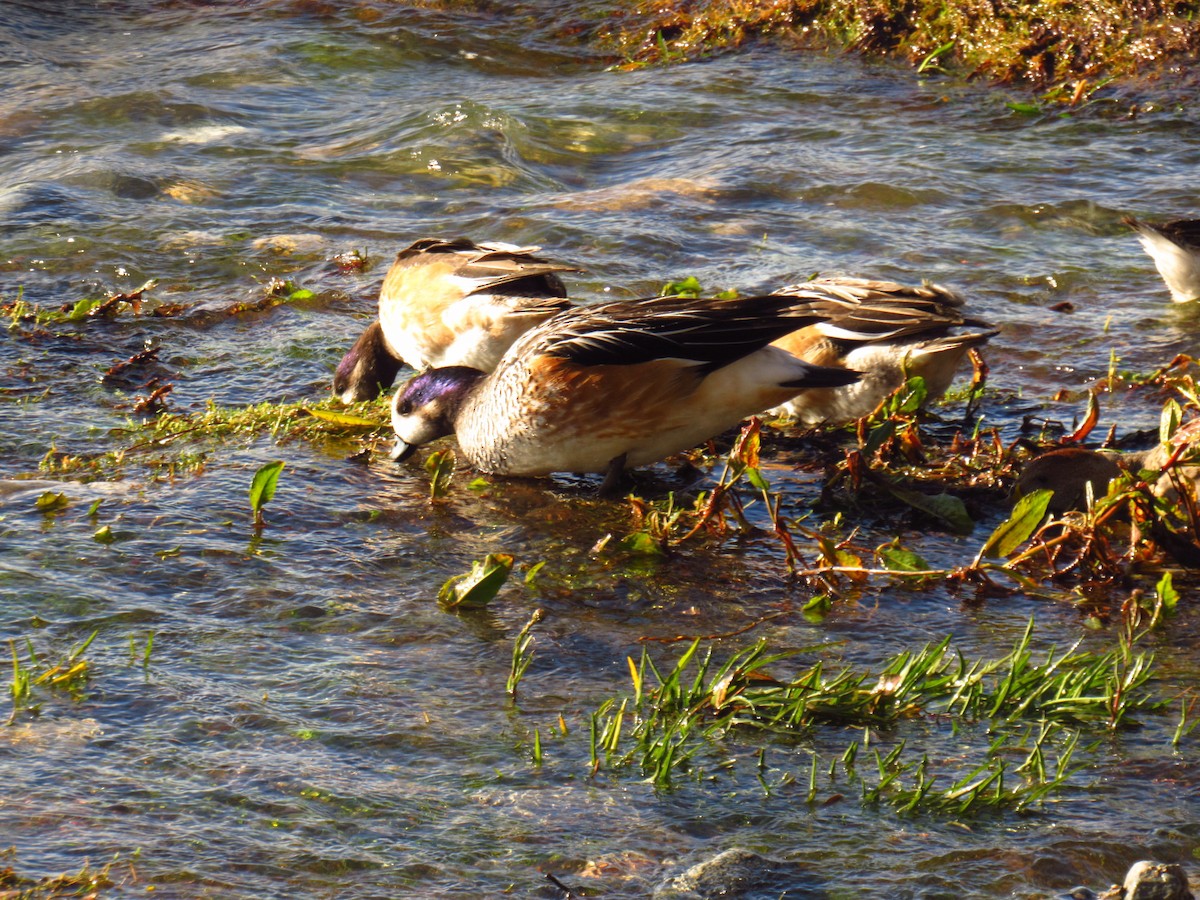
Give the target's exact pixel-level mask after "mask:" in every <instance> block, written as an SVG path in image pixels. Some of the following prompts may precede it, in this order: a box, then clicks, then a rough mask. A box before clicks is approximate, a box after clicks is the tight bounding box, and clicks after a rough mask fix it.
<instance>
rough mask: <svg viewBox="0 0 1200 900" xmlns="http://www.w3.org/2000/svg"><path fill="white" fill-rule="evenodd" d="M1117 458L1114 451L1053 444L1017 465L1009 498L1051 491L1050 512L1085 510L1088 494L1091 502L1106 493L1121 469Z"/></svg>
mask: <svg viewBox="0 0 1200 900" xmlns="http://www.w3.org/2000/svg"><path fill="white" fill-rule="evenodd" d="M1121 461H1122V458H1121V457H1120V456H1119V455H1117V454H1114V453H1102V452H1100V451H1099V450H1091V449H1089V448H1087V447H1056V448H1054V449H1053V450H1047V451H1045V452H1044V453H1040V454H1038V455H1037V456H1035V457H1034V458H1033V459H1031V460H1029V461H1028V462H1027V463H1025V465H1024V466H1022V467H1021V472H1020V474H1019V475H1018V476H1017V480H1016V482H1015V483H1014V484H1013V497H1014V498H1015V499H1020V498H1021V497H1024V496H1026V495H1027V494H1032V493H1033V492H1034V491H1038V490H1049V491H1052V492H1053V493H1052V494H1051V496H1050V500H1049V502H1048V504H1047V506H1046V508H1047V510H1048V511H1049V512H1051V513H1053V514H1054V515H1059V516H1061V515H1062V514H1063V513H1066V512H1070V511H1072V510H1076V511H1079V510H1085V509H1087V507H1088V499H1089V497H1090V498H1091V499H1092V501H1095V500H1099V499H1100V498H1101V497H1103V496H1104V495H1106V494H1107V493H1108V488H1109V484H1110V483H1111V482H1112V480H1113V479H1114V478H1117V477H1119V476H1120V475H1121V473H1122V472H1123V471H1124V469H1122V468H1121ZM1135 468H1136V466H1135Z"/></svg>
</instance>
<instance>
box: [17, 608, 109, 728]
mask: <svg viewBox="0 0 1200 900" xmlns="http://www.w3.org/2000/svg"><path fill="white" fill-rule="evenodd" d="M97 634H99V631H93V632H92V633H91V634H90V635H89V636H88V638H87V639H86V640H84V641H82V642H81V643H79V644H76V645H75V646H74V647H72V648H71V649H70V650H69V651H68V652H67V654H66V656H65V657H63V659H62V661H61V662H58V663H50V662H47V661H46V660H45V659H44V658H43V657H42V656H40V655H39V654H38V652H37V651H36V650H35V649H34V646H33V641H31V640H30V639H28V638H26V639H25V659H22V658H21V654H20V652H19V651H18V649H17V641H15V640H10V641H9V642H8V644H9V649H10V651H11V652H12V672H13V674H12V682H11V683H10V685H9V695H10V696H11V697H12V704H13V705H12V712H11V713H10V714H9V717H8V723H7V724H9V725H11V724H13V722H15V721H16V719H17V716H18V715H19V714H20V712H21V711H22V710H27V711H29V712H31V713H33V714H35V715H36V714H37V713H38V712H39V711H40V710H41V703H40V701H39V699H38V696H37V695H38V692H37V691H35V688H41V689H44V690H49V691H61V692H63V693H65V694H67V695H68V696H70V697H72V698H74V699H79V698H80V697H81V696H82V694H83V688H84V686H85V685H86V684H87V681H88V678H89V675H90V672H91V664H90V663H89V662H88V661H87V660H86V659H84V658H83V654H84V652H85V651H86V650H87V648H88V647H90V646H91V643H92V641H94V640H95V639H96V635H97Z"/></svg>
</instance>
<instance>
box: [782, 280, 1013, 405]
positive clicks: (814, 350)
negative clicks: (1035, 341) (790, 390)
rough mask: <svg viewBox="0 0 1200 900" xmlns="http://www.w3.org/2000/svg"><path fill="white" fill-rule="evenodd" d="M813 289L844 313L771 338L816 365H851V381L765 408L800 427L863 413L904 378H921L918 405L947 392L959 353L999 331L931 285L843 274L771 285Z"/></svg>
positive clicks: (953, 295)
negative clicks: (839, 305) (853, 376)
mask: <svg viewBox="0 0 1200 900" xmlns="http://www.w3.org/2000/svg"><path fill="white" fill-rule="evenodd" d="M805 291H820V292H822V293H824V294H826V295H827V296H830V297H835V298H838V299H840V300H842V301H844V302H845V312H844V313H842V314H840V315H836V316H834V317H833V318H831V319H827V320H824V321H818V322H814V323H812V324H810V325H806V326H805V327H803V328H800V329H797V330H795V331H793V332H791V333H789V334H786V335H784V336H783V337H781V338H779V339H778V340H776V341H774V342H773V343H774V346H776V347H779V348H781V349H783V350H786V351H787V352H789V353H791V354H792V355H794V356H798V357H799V358H800V359H803V360H806V361H808V362H811V363H814V364H815V365H819V366H834V367H842V368H848V369H854V370H856V371H859V372H861V373H862V377H861V378H859V379H858V380H857V381H855V382H852V383H850V384H847V385H844V386H841V387H828V388H817V389H812V390H805V391H803V392H801V393H799V394H797V395H796V396H795V397H792V398H791V399H789V400H788V401H787V402H786V403H783V404H780V405H779V406H777V407H774V408H772V409H771V410H769V413H770V414H771V415H774V416H777V417H781V418H788V419H795V420H796V421H797V422H799V423H800V424H803V425H810V426H817V425H843V424H846V423H847V422H853V421H855V420H857V419H861V418H862V417H863V416H867V415H870V414H871V413H872V412H873V411H874V410H875V409H876V407H878V406H879V404H880V402H882V401H883V400H884V399H885V398H886V397H888V396H889V395H890V394H892V393H893V392H894V391H895V390H896V389H897V388H899V387H901V386H902V385H903V384H904V383H905V382H906V381H907V380H908V379H909V378H912V377H913V376H917V375H919V376H921V377H922V378H923V379H924V380H925V389H926V397H925V401H924V402H925V403H931V402H933V401H934V400H937V399H939V398H940V397H942V396H943V395H944V394H945V393H946V391H947V390H948V389H949V387H950V384H951V383H952V382H953V380H954V375H955V373H956V372H957V370H958V367H959V365H960V364H961V362H962V360H963V358H964V357H965V356H966V354H967V351H969V350H971V349H973V348H977V347H982V346H983V345H984V344H986V343H987V342H988V340H990V339H991V338H992V337H994V336H995V335H996V334H998V333H999V329H998V328H996V327H995V326H993V325H991V324H990V323H988V322H985V321H984V320H982V319H979V318H976V317H974V316H968V315H965V314H964V313H963V309H962V308H963V306H964V303H965V301H964V299H963V298H962V296H961V295H959V294H957V293H955V292H954V291H952V290H950V289H949V288H946V287H942V286H940V285H936V284H924V285H921V286H919V287H915V286H909V285H904V284H899V283H897V282H894V281H878V280H872V279H868V278H861V277H851V276H845V277H840V276H834V277H827V278H817V279H814V280H812V281H808V282H805V283H803V284H798V285H789V286H787V287H783V288H779V289H778V290H777V291H775V293H777V294H783V295H794V294H797V293H803V292H805Z"/></svg>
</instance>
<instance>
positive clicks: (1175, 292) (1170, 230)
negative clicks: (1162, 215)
mask: <svg viewBox="0 0 1200 900" xmlns="http://www.w3.org/2000/svg"><path fill="white" fill-rule="evenodd" d="M1121 221H1122V222H1123V223H1124V224H1126V225H1128V226H1129V227H1130V228H1132V229H1133V230H1134V231H1135V232H1136V233H1137V236H1138V240H1139V241H1141V244H1142V247H1143V248H1144V249H1145V251H1146V252H1147V253H1149V254H1150V257H1151V259H1153V260H1154V265H1155V266H1156V267H1157V268H1158V274H1160V275H1161V276H1162V279H1163V281H1164V282H1166V285H1167V290H1169V291H1170V292H1171V299H1172V300H1174V301H1175V302H1176V303H1188V302H1190V301H1192V300H1200V219H1175V220H1174V221H1171V222H1163V223H1161V224H1157V225H1156V224H1152V223H1150V222H1144V221H1142V220H1140V219H1135V218H1134V217H1133V216H1125V217H1124V218H1123V219H1121Z"/></svg>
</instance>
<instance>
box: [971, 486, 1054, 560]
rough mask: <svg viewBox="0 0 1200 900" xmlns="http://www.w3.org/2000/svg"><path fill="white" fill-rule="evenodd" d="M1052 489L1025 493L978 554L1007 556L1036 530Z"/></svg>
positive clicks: (1040, 522)
mask: <svg viewBox="0 0 1200 900" xmlns="http://www.w3.org/2000/svg"><path fill="white" fill-rule="evenodd" d="M1053 496H1054V491H1052V490H1049V489H1048V488H1043V489H1041V490H1038V491H1032V492H1031V493H1028V494H1026V495H1025V496H1024V497H1022V498H1021V499H1020V500H1018V501H1017V503H1016V505H1015V506H1013V511H1012V514H1011V515H1009V517H1008V518H1007V519H1005V520H1004V521H1003V522H1001V523H1000V524H999V525H998V526H996V530H995V531H993V532H992V534H991V537H989V538H988V539H987V542H986V543H985V544H984V545H983V549H982V550H980V551H979V555H980V556H981V557H982V556H987V557H990V558H993V559H995V558H998V557H1001V556H1008V555H1010V554H1011V553H1012V552H1013V551H1014V550H1016V549H1017V548H1018V547H1020V546H1021V545H1022V544H1023V543H1025V542H1026V541H1027V540H1029V538H1030V536H1031V535H1032V534H1033V533H1034V532H1035V531H1037V529H1038V526H1040V525H1041V524H1042V520H1043V519H1045V518H1046V507H1047V506H1049V504H1050V498H1051V497H1053Z"/></svg>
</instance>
